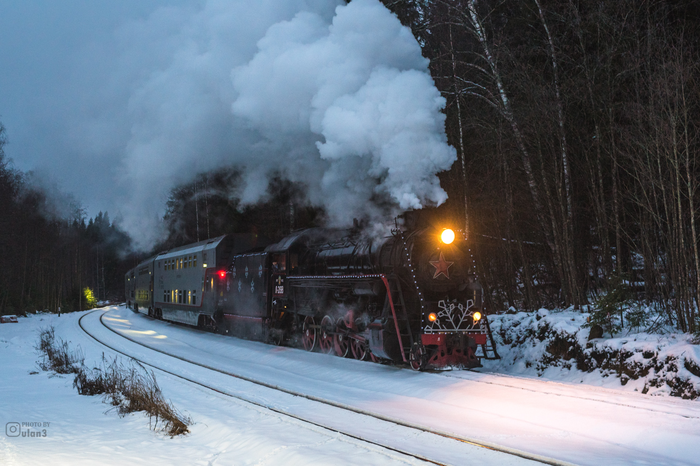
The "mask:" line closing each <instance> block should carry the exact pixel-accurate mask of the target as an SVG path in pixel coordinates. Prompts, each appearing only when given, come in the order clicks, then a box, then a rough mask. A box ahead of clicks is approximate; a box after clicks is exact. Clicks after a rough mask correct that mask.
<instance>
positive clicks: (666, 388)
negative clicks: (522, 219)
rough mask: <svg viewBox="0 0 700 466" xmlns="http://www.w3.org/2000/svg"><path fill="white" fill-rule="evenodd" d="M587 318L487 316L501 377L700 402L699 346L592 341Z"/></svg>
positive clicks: (629, 336)
mask: <svg viewBox="0 0 700 466" xmlns="http://www.w3.org/2000/svg"><path fill="white" fill-rule="evenodd" d="M588 317H589V314H588V313H586V312H578V311H572V310H563V311H549V310H546V309H540V310H539V311H537V312H529V313H526V312H518V313H515V314H502V315H492V316H489V321H490V324H491V330H492V331H493V334H494V338H495V339H496V344H497V345H498V352H499V354H500V356H501V358H502V359H500V360H497V361H486V362H485V364H484V366H485V368H487V369H489V370H492V371H494V372H499V373H507V374H512V375H521V376H530V377H532V376H535V377H542V378H544V379H549V380H556V381H561V382H572V383H584V384H588V385H595V386H605V387H608V388H617V389H620V388H622V389H624V390H629V391H635V392H641V393H645V394H649V395H672V396H679V397H682V398H688V399H697V398H698V397H700V345H698V344H693V336H692V335H688V334H683V333H667V334H664V335H659V334H649V333H643V332H641V333H628V332H627V331H626V330H623V331H622V332H621V333H618V334H616V335H615V336H614V337H610V335H609V334H607V335H606V336H607V337H608V338H593V339H590V340H589V335H590V331H591V329H590V328H588V327H585V326H584V325H585V324H586V322H587V319H588Z"/></svg>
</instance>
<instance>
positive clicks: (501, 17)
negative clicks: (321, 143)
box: [384, 0, 700, 331]
mask: <svg viewBox="0 0 700 466" xmlns="http://www.w3.org/2000/svg"><path fill="white" fill-rule="evenodd" d="M384 3H385V4H386V6H387V7H388V8H390V9H391V10H393V11H394V12H395V13H396V14H397V15H398V16H399V18H400V19H401V21H402V22H403V23H404V24H405V25H407V26H409V27H410V28H411V29H412V31H413V33H414V35H415V36H416V38H417V39H418V41H419V43H420V44H421V46H422V49H423V55H424V56H425V57H426V58H428V59H430V69H431V73H432V76H433V79H434V80H435V82H436V84H437V86H438V88H439V89H440V91H441V92H442V94H443V96H444V97H445V98H446V99H447V101H448V104H447V109H446V112H447V134H448V138H449V140H450V143H451V144H452V145H453V146H454V147H455V148H456V149H457V152H458V156H459V161H458V162H457V163H456V164H455V166H454V167H453V168H452V170H451V171H450V172H448V173H445V174H444V177H443V186H444V187H445V188H446V189H447V191H448V193H449V194H450V200H449V201H448V204H449V206H450V209H452V211H454V212H459V215H460V218H462V219H463V222H464V228H465V229H466V230H467V231H468V234H469V237H470V238H471V239H472V240H473V242H474V243H475V246H476V249H477V251H478V254H477V260H478V261H479V262H478V263H479V268H480V273H481V275H482V278H483V281H484V282H485V284H486V286H487V287H488V291H489V293H488V295H489V297H490V298H491V300H492V302H491V304H492V306H493V308H495V309H504V308H506V307H508V306H513V307H515V308H518V309H536V308H537V307H539V306H548V307H551V306H557V307H559V306H574V307H575V308H578V307H580V306H582V305H584V304H587V303H591V302H593V301H596V300H598V299H599V298H600V297H601V296H602V295H604V294H607V293H610V292H614V293H620V292H623V293H622V294H625V293H626V294H628V295H629V296H631V297H632V299H635V300H637V301H639V302H644V303H647V304H653V306H654V307H656V309H657V310H658V311H659V312H660V313H661V314H662V315H663V316H664V317H665V318H666V320H667V322H668V323H669V324H671V325H674V326H676V327H677V328H679V329H681V330H683V331H697V330H698V325H699V324H700V321H699V320H698V319H699V316H698V310H697V304H698V302H700V273H699V272H700V253H699V251H698V241H697V238H698V229H699V228H700V225H698V224H697V223H698V218H697V214H698V199H697V196H696V195H697V190H698V182H699V181H700V172H699V171H698V166H697V163H696V162H697V160H698V143H699V142H700V141H699V140H698V136H699V135H700V134H699V132H698V129H699V128H698V123H700V120H699V117H700V112H699V110H700V89H699V88H698V84H699V83H698V76H700V74H699V73H698V71H699V70H698V66H699V64H700V60H699V58H700V56H699V55H698V52H699V51H700V49H699V46H700V44H699V42H698V40H699V39H700V30H699V27H700V5H699V4H698V3H697V2H691V1H655V0H620V1H591V0H578V1H575V0H556V1H543V0H520V1H488V0H385V1H384Z"/></svg>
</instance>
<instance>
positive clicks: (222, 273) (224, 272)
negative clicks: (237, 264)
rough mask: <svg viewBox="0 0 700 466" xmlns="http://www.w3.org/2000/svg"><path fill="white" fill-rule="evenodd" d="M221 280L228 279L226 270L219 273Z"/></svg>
mask: <svg viewBox="0 0 700 466" xmlns="http://www.w3.org/2000/svg"><path fill="white" fill-rule="evenodd" d="M219 278H226V271H225V270H221V271H219Z"/></svg>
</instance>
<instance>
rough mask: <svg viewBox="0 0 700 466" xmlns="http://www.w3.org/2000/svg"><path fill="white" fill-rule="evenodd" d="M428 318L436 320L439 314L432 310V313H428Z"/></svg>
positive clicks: (432, 320)
mask: <svg viewBox="0 0 700 466" xmlns="http://www.w3.org/2000/svg"><path fill="white" fill-rule="evenodd" d="M428 320H429V321H431V322H435V321H436V320H437V314H435V313H434V312H431V313H430V314H428Z"/></svg>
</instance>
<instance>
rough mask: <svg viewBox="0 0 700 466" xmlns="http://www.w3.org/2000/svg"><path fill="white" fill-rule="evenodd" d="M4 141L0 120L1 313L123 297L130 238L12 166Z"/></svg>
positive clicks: (75, 305)
mask: <svg viewBox="0 0 700 466" xmlns="http://www.w3.org/2000/svg"><path fill="white" fill-rule="evenodd" d="M6 142H7V135H6V132H5V128H4V126H3V125H2V123H0V206H1V208H0V264H2V267H0V315H4V314H24V313H26V312H34V311H37V310H40V311H43V310H49V311H51V312H58V310H59V308H61V310H62V311H63V312H70V311H76V310H80V309H87V308H88V306H90V307H92V306H94V304H95V302H96V301H98V300H103V301H104V300H110V299H111V300H118V299H122V295H123V294H124V291H123V288H124V286H123V283H124V273H125V271H126V269H128V268H130V267H133V265H128V264H131V263H134V261H135V257H133V256H129V255H127V254H126V253H127V252H128V251H130V250H131V240H130V239H129V237H128V236H127V235H126V233H124V232H123V231H121V230H120V229H119V227H118V225H117V222H110V219H109V214H108V213H104V214H103V213H102V212H100V213H99V214H98V215H97V216H95V218H91V219H87V218H86V215H85V211H84V209H83V208H82V207H81V205H80V203H79V202H78V201H76V200H73V199H71V198H70V197H69V196H68V197H66V198H65V199H63V198H62V199H60V200H57V199H52V196H51V194H48V193H47V189H45V188H46V187H43V186H36V184H35V183H33V182H32V177H31V173H22V172H20V171H18V170H16V169H14V168H13V167H12V165H11V164H10V163H9V161H8V159H7V157H6V154H5V151H4V146H5V144H6ZM57 202H60V203H61V204H62V205H60V206H58V205H57ZM63 204H65V205H63Z"/></svg>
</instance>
